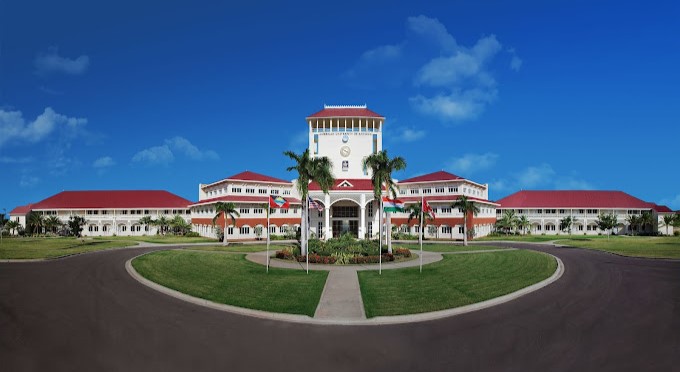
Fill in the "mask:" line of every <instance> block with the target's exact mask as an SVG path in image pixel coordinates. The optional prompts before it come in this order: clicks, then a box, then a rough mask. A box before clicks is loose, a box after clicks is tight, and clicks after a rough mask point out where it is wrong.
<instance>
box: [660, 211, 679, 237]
mask: <svg viewBox="0 0 680 372" xmlns="http://www.w3.org/2000/svg"><path fill="white" fill-rule="evenodd" d="M675 220H676V217H675V216H674V215H672V214H667V215H664V216H663V224H664V226H666V235H670V234H669V233H668V227H670V226H673V225H674V224H675Z"/></svg>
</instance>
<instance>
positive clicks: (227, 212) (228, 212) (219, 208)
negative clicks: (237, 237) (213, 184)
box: [212, 202, 241, 245]
mask: <svg viewBox="0 0 680 372" xmlns="http://www.w3.org/2000/svg"><path fill="white" fill-rule="evenodd" d="M215 213H216V214H215V217H213V219H212V224H213V226H215V221H217V218H218V217H220V215H221V214H222V215H224V230H222V235H223V236H224V238H223V239H222V245H229V242H228V241H227V218H230V219H231V224H232V225H234V226H236V217H241V215H240V214H239V213H238V211H237V210H236V205H235V204H234V203H224V202H218V203H217V204H215Z"/></svg>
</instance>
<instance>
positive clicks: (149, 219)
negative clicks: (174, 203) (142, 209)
mask: <svg viewBox="0 0 680 372" xmlns="http://www.w3.org/2000/svg"><path fill="white" fill-rule="evenodd" d="M137 222H139V224H140V225H142V226H144V227H145V229H144V230H146V227H147V226H151V225H153V224H154V220H153V218H152V217H151V216H144V217H142V218H140V219H139V221H137Z"/></svg>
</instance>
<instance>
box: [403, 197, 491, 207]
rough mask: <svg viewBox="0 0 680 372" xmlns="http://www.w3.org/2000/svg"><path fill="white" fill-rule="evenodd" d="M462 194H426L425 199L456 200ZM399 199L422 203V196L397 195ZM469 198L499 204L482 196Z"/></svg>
mask: <svg viewBox="0 0 680 372" xmlns="http://www.w3.org/2000/svg"><path fill="white" fill-rule="evenodd" d="M460 196H461V195H435V196H426V197H425V200H427V201H428V202H440V201H447V202H452V203H453V202H454V201H456V200H458V198H459V197H460ZM397 199H399V200H401V201H403V202H404V203H420V196H397ZM468 200H471V201H475V202H479V203H484V204H493V205H498V204H497V203H494V202H492V201H489V200H486V199H480V198H475V197H472V196H468Z"/></svg>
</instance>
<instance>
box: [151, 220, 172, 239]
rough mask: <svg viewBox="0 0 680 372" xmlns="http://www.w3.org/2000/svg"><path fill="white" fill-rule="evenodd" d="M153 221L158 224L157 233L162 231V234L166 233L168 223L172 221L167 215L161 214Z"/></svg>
mask: <svg viewBox="0 0 680 372" xmlns="http://www.w3.org/2000/svg"><path fill="white" fill-rule="evenodd" d="M153 223H154V225H156V226H158V231H157V232H156V233H160V234H161V235H165V231H166V228H167V227H168V224H169V223H170V222H169V221H168V219H167V217H165V216H160V217H158V219H157V220H155V221H154V222H153Z"/></svg>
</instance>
